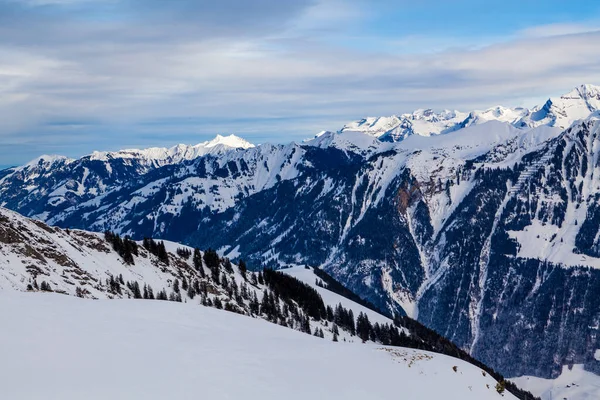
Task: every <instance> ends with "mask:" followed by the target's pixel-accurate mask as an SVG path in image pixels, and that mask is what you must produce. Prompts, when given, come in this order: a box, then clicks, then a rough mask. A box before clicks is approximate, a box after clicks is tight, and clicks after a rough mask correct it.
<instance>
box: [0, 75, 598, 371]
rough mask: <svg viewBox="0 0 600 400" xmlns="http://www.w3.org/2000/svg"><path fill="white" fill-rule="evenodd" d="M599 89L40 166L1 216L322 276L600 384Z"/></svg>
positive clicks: (518, 366)
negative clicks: (310, 268)
mask: <svg viewBox="0 0 600 400" xmlns="http://www.w3.org/2000/svg"><path fill="white" fill-rule="evenodd" d="M599 93H600V89H599V88H597V87H594V86H591V85H584V86H581V87H579V88H577V89H575V90H574V91H572V92H570V93H568V94H566V95H563V96H561V97H559V98H557V99H550V100H549V101H548V102H546V104H545V105H544V106H541V107H536V108H534V109H532V110H526V109H508V108H500V107H498V108H494V109H491V110H486V111H482V112H472V113H465V114H461V113H459V112H443V113H438V114H436V113H433V112H431V111H418V112H415V113H413V114H408V115H402V116H399V117H389V118H373V119H365V120H362V121H359V122H355V123H351V124H348V125H346V126H345V127H344V128H342V129H341V130H340V131H338V132H324V133H322V134H320V135H318V137H315V138H314V139H312V140H309V141H307V142H303V143H290V144H287V145H271V144H263V145H260V146H256V147H252V145H250V144H249V143H247V142H245V141H242V140H241V139H239V138H235V137H227V138H224V137H218V138H217V139H216V140H215V141H213V142H209V143H204V144H201V145H198V146H177V147H175V148H172V149H151V150H127V151H122V152H115V153H94V154H92V155H89V156H86V157H82V158H80V159H77V160H71V159H66V158H61V157H46V156H44V157H41V158H39V159H37V160H34V161H33V162H30V163H28V164H27V165H24V166H21V167H17V168H13V169H9V170H5V171H2V172H0V205H2V206H4V207H7V208H9V209H12V210H15V211H17V212H19V213H22V214H24V215H26V216H29V217H33V218H36V219H39V220H41V221H44V222H47V223H49V224H52V225H57V226H60V227H63V228H80V229H86V230H91V231H97V232H102V231H104V230H112V231H115V232H118V233H120V234H123V235H131V236H132V237H133V238H135V239H141V238H143V237H144V236H148V237H156V238H164V239H168V240H172V241H177V242H182V243H185V244H188V245H192V246H198V247H202V248H207V247H212V248H215V249H218V251H219V252H220V253H221V254H223V255H226V256H228V257H231V258H238V257H242V258H243V259H244V260H246V261H247V262H248V264H249V265H250V267H254V268H259V267H260V266H262V265H268V266H273V267H281V266H288V265H304V264H308V265H317V266H320V267H322V268H323V269H324V270H325V271H327V272H328V273H330V274H332V275H333V276H334V277H335V278H336V279H338V280H339V281H341V282H342V283H343V284H344V285H346V286H347V287H349V288H350V289H352V290H353V291H354V292H356V293H357V294H359V295H360V296H362V297H365V298H366V299H368V300H369V301H370V302H372V303H374V304H375V305H376V306H377V307H380V308H382V309H385V310H386V311H387V312H390V313H391V312H396V313H404V312H405V313H407V314H408V315H411V316H413V317H415V318H418V319H419V321H421V322H423V323H425V324H426V325H427V326H429V327H431V328H434V329H435V330H437V331H438V332H440V333H442V334H443V335H445V336H447V337H448V338H450V339H452V340H453V341H455V342H456V343H458V344H459V345H460V346H461V347H463V348H464V349H467V350H469V351H470V352H471V353H472V354H473V355H474V356H476V357H478V358H480V359H482V360H483V361H484V362H486V363H488V364H490V365H491V366H493V367H494V368H496V369H498V370H500V371H501V372H502V373H504V374H505V375H509V376H520V375H535V376H540V377H556V376H558V375H559V374H560V373H561V372H562V369H563V368H562V367H563V365H570V364H584V365H585V367H586V368H587V369H588V370H589V371H593V372H600V362H599V361H598V360H596V358H595V357H594V355H595V352H596V350H597V349H598V348H600V343H599V341H600V338H598V335H597V330H598V326H599V325H600V298H598V296H596V295H595V294H596V293H600V271H599V270H598V269H597V268H598V267H600V239H599V238H600V233H599V227H600V178H599V174H600V170H599V169H598V168H599V167H600V152H599V149H600V139H599V136H598V135H599V133H600V115H599V113H598V108H600V95H599Z"/></svg>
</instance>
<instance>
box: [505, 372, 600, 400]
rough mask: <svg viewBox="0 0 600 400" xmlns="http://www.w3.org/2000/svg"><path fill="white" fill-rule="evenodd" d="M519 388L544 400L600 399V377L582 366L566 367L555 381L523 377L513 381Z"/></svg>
mask: <svg viewBox="0 0 600 400" xmlns="http://www.w3.org/2000/svg"><path fill="white" fill-rule="evenodd" d="M511 381H513V382H515V383H516V384H517V385H519V387H522V388H524V389H525V390H527V391H529V392H531V393H533V394H534V395H536V396H539V397H540V398H541V399H542V400H556V399H561V400H562V399H568V400H596V399H600V377H599V376H598V375H596V374H593V373H592V372H589V371H586V370H585V369H584V367H583V365H581V364H576V365H573V366H571V367H569V366H567V365H565V366H564V367H563V371H562V374H561V375H560V376H559V377H558V378H555V379H544V378H538V377H535V376H522V377H520V378H515V379H511Z"/></svg>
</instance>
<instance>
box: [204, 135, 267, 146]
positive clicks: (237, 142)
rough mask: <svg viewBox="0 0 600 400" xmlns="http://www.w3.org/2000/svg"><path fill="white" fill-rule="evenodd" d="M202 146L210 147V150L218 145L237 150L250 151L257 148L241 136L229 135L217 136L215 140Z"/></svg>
mask: <svg viewBox="0 0 600 400" xmlns="http://www.w3.org/2000/svg"><path fill="white" fill-rule="evenodd" d="M202 145H203V146H204V147H208V148H210V147H215V146H218V145H223V146H226V147H233V148H235V149H250V148H252V147H255V146H254V145H253V144H252V143H250V142H248V141H247V140H245V139H242V138H241V137H239V136H235V135H229V136H223V135H217V136H215V138H214V139H213V140H210V141H208V142H205V143H203V144H202Z"/></svg>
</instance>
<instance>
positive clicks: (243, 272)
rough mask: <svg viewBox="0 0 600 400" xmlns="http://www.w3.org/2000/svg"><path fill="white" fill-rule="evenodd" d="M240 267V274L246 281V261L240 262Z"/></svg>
mask: <svg viewBox="0 0 600 400" xmlns="http://www.w3.org/2000/svg"><path fill="white" fill-rule="evenodd" d="M238 267H239V269H240V274H241V275H242V278H244V280H246V272H247V271H248V268H247V267H246V263H245V262H244V260H240V262H239V264H238Z"/></svg>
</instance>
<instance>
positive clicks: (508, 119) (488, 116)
mask: <svg viewBox="0 0 600 400" xmlns="http://www.w3.org/2000/svg"><path fill="white" fill-rule="evenodd" d="M598 109H600V87H598V86H594V85H581V86H579V87H577V88H575V89H573V90H572V91H571V92H569V93H567V94H564V95H562V96H560V97H558V98H550V99H549V100H548V101H547V102H546V103H545V104H544V105H543V106H536V107H533V108H532V109H527V108H522V107H517V108H507V107H503V106H496V107H492V108H489V109H487V110H482V111H478V110H477V111H471V112H468V113H464V112H459V111H449V110H444V111H442V112H440V113H436V112H434V111H433V110H430V109H428V110H417V111H415V112H413V113H410V114H402V115H400V116H396V115H394V116H391V117H368V118H364V119H361V120H358V121H354V122H351V123H349V124H346V125H345V126H344V127H343V128H342V129H341V130H340V132H363V133H366V134H368V135H371V136H374V137H376V138H378V139H380V140H382V141H388V142H390V141H391V142H399V141H402V140H404V139H406V138H408V137H410V136H412V135H419V136H436V135H441V134H446V133H451V132H454V131H457V130H460V129H462V128H465V127H468V126H471V125H479V124H483V123H486V122H488V121H499V122H504V123H507V124H510V125H512V126H514V127H516V128H520V129H529V128H533V127H537V126H541V125H546V126H552V127H557V128H560V129H566V128H568V127H569V126H571V124H573V123H574V122H575V121H577V120H581V119H585V118H586V117H587V116H588V115H589V114H590V113H592V112H594V111H596V110H598Z"/></svg>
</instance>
